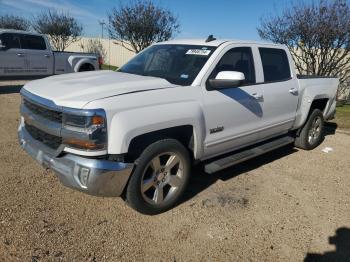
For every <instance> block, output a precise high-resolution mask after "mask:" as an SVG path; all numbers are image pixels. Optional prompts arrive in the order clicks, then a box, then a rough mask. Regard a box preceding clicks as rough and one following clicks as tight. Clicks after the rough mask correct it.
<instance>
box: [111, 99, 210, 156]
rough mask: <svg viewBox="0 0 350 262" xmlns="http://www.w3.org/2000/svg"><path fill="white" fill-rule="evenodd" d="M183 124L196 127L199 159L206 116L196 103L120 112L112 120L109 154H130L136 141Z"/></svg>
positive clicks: (195, 144)
mask: <svg viewBox="0 0 350 262" xmlns="http://www.w3.org/2000/svg"><path fill="white" fill-rule="evenodd" d="M183 125H190V126H193V135H194V157H195V158H196V159H198V158H200V157H201V156H202V154H203V140H204V137H205V134H204V131H205V127H204V116H203V111H202V109H201V107H200V105H199V104H198V103H196V102H192V101H189V102H181V103H174V104H161V105H155V106H149V107H142V108H134V109H131V110H127V111H122V112H119V113H117V114H116V115H114V116H113V117H112V119H111V120H110V126H109V134H108V152H109V153H110V154H123V153H127V152H128V148H129V145H130V142H131V140H132V139H133V138H135V137H137V136H139V135H143V134H146V133H149V132H153V131H158V130H162V129H166V128H171V127H176V126H183Z"/></svg>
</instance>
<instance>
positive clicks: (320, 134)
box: [295, 109, 324, 150]
mask: <svg viewBox="0 0 350 262" xmlns="http://www.w3.org/2000/svg"><path fill="white" fill-rule="evenodd" d="M323 139H324V119H323V114H322V111H321V110H319V109H315V110H314V111H313V112H312V113H311V114H310V116H309V118H308V119H307V121H306V123H305V125H304V126H303V127H302V128H301V130H300V133H299V136H297V137H296V139H295V146H296V147H298V148H301V149H305V150H311V149H314V148H315V147H317V146H318V145H320V144H321V143H322V141H323Z"/></svg>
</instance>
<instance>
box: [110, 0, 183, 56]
mask: <svg viewBox="0 0 350 262" xmlns="http://www.w3.org/2000/svg"><path fill="white" fill-rule="evenodd" d="M108 18H109V26H108V31H109V34H110V37H111V38H112V39H116V40H118V41H120V42H119V43H118V42H115V43H116V44H120V45H122V46H123V47H125V48H126V49H128V50H130V51H133V52H136V53H138V52H140V51H141V50H143V49H145V48H146V47H148V46H149V45H151V44H152V43H154V42H160V41H166V40H169V39H170V38H172V37H173V35H174V34H176V33H178V31H179V23H178V21H177V18H176V17H175V16H174V15H173V14H172V13H171V12H170V11H169V10H166V9H164V8H161V7H157V6H155V5H154V4H153V3H152V1H149V0H139V1H137V2H135V3H133V4H129V5H120V6H119V8H113V10H112V12H111V13H110V14H109V15H108Z"/></svg>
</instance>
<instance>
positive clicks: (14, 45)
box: [0, 33, 26, 76]
mask: <svg viewBox="0 0 350 262" xmlns="http://www.w3.org/2000/svg"><path fill="white" fill-rule="evenodd" d="M0 40H1V44H2V45H3V46H5V48H3V49H0V76H16V75H26V65H25V51H24V50H22V49H21V45H20V35H19V34H13V33H3V34H1V35H0Z"/></svg>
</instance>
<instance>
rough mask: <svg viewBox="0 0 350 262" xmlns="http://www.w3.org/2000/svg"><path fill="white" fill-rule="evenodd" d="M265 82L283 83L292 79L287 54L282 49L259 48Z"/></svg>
mask: <svg viewBox="0 0 350 262" xmlns="http://www.w3.org/2000/svg"><path fill="white" fill-rule="evenodd" d="M259 51H260V57H261V62H262V65H263V70H264V81H265V82H273V81H283V80H287V79H289V78H290V77H291V75H290V68H289V62H288V57H287V54H286V52H285V51H284V50H282V49H275V48H259Z"/></svg>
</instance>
